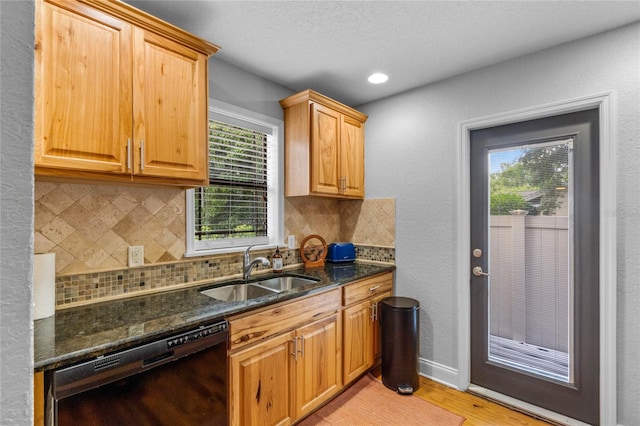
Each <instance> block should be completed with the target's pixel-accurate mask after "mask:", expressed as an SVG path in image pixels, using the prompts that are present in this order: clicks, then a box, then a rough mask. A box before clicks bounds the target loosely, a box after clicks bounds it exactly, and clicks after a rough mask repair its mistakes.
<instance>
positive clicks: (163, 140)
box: [133, 29, 208, 183]
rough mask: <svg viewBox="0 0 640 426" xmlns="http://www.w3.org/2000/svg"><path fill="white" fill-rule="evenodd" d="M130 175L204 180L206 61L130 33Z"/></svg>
mask: <svg viewBox="0 0 640 426" xmlns="http://www.w3.org/2000/svg"><path fill="white" fill-rule="evenodd" d="M135 60H136V64H137V67H136V72H135V74H134V97H133V111H134V125H135V128H134V141H135V144H134V146H135V152H136V156H135V158H136V161H135V166H134V171H135V174H139V175H145V176H160V177H176V178H182V179H194V180H201V181H203V183H204V181H205V180H207V177H208V145H207V144H208V142H207V132H208V124H207V123H208V113H207V57H206V56H205V55H203V54H201V53H198V52H196V51H194V50H191V49H189V48H187V47H185V46H183V45H181V44H178V43H175V42H173V41H171V40H168V39H166V38H163V37H160V36H157V35H155V34H153V33H151V32H148V31H144V30H142V29H136V31H135Z"/></svg>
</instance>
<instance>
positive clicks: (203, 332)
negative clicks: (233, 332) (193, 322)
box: [167, 321, 229, 349]
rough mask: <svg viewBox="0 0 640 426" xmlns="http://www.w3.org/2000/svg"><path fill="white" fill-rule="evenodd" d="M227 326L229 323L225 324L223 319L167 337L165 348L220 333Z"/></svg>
mask: <svg viewBox="0 0 640 426" xmlns="http://www.w3.org/2000/svg"><path fill="white" fill-rule="evenodd" d="M228 327H229V325H228V324H227V322H226V321H223V322H219V323H216V324H211V325H207V326H203V327H201V328H199V329H197V330H191V331H188V332H186V333H183V334H179V335H177V336H172V337H171V338H169V339H167V348H168V349H172V348H175V347H176V346H180V345H184V344H187V343H191V342H193V341H195V340H198V339H202V338H204V337H207V336H210V335H212V334H217V333H221V332H223V331H226V330H227V328H228Z"/></svg>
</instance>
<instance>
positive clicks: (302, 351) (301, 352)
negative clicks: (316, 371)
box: [300, 337, 304, 358]
mask: <svg viewBox="0 0 640 426" xmlns="http://www.w3.org/2000/svg"><path fill="white" fill-rule="evenodd" d="M300 346H301V347H302V350H301V351H300V356H301V357H302V358H304V337H300Z"/></svg>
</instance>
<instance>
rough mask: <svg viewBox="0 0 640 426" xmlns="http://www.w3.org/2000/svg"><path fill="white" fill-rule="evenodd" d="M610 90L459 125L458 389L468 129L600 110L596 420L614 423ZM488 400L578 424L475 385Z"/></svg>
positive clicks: (466, 363)
mask: <svg viewBox="0 0 640 426" xmlns="http://www.w3.org/2000/svg"><path fill="white" fill-rule="evenodd" d="M613 98H614V94H613V92H607V93H602V94H597V95H592V96H586V97H582V98H577V99H571V100H567V101H560V102H554V103H550V104H546V105H541V106H536V107H532V108H524V109H519V110H514V111H508V112H505V113H499V114H494V115H489V116H484V117H479V118H474V119H469V120H465V121H461V122H459V123H458V170H457V176H458V200H457V201H458V204H457V207H458V223H457V226H458V233H457V243H458V244H457V245H458V253H457V263H458V271H457V282H458V289H457V290H458V383H457V386H458V389H459V390H467V389H469V388H470V386H471V387H472V386H473V385H471V383H470V378H471V340H470V337H471V325H470V321H471V319H470V309H471V297H470V294H469V285H470V276H471V262H470V253H471V243H470V241H469V239H470V238H469V236H470V201H469V197H470V194H471V192H470V183H469V175H470V172H469V167H470V135H471V131H473V130H478V129H484V128H487V127H494V126H500V125H504V124H511V123H516V122H520V121H527V120H532V119H536V118H543V117H549V116H553V115H559V114H565V113H570V112H576V111H582V110H586V109H592V108H599V120H600V147H599V152H600V182H599V186H600V231H599V236H600V260H599V264H600V276H599V296H600V320H599V323H600V375H599V377H600V424H616V423H617V419H616V418H617V413H616V374H617V372H616V290H617V288H616V215H615V211H616V185H615V184H616V180H615V178H616V140H615V133H614V128H613V125H614V120H613V118H614V110H613V109H614V99H613ZM473 390H476V391H479V392H482V393H484V394H486V395H488V396H491V397H492V398H496V399H503V400H505V402H507V403H509V404H511V405H514V406H517V407H519V408H523V409H525V410H527V411H533V412H535V413H538V414H541V415H545V416H549V417H551V418H552V419H557V420H559V421H565V422H569V423H570V424H580V423H581V422H577V421H576V420H573V419H567V418H566V416H560V415H556V416H554V413H551V412H549V411H548V410H545V409H542V408H539V407H535V406H533V405H531V404H528V403H524V402H521V401H518V400H515V399H513V398H509V397H506V398H502V397H504V395H501V394H498V393H496V392H493V391H489V390H486V389H483V388H479V389H473ZM576 422H577V423H576Z"/></svg>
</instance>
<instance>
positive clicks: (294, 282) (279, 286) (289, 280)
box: [252, 276, 320, 292]
mask: <svg viewBox="0 0 640 426" xmlns="http://www.w3.org/2000/svg"><path fill="white" fill-rule="evenodd" d="M318 281H320V280H318V279H313V278H305V277H296V276H282V277H274V278H269V279H267V280H261V281H257V282H255V283H252V284H254V285H257V286H260V287H262V288H268V289H270V290H273V291H278V292H279V291H286V290H291V289H294V288H297V287H303V286H305V285H309V284H314V283H317V282H318Z"/></svg>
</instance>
